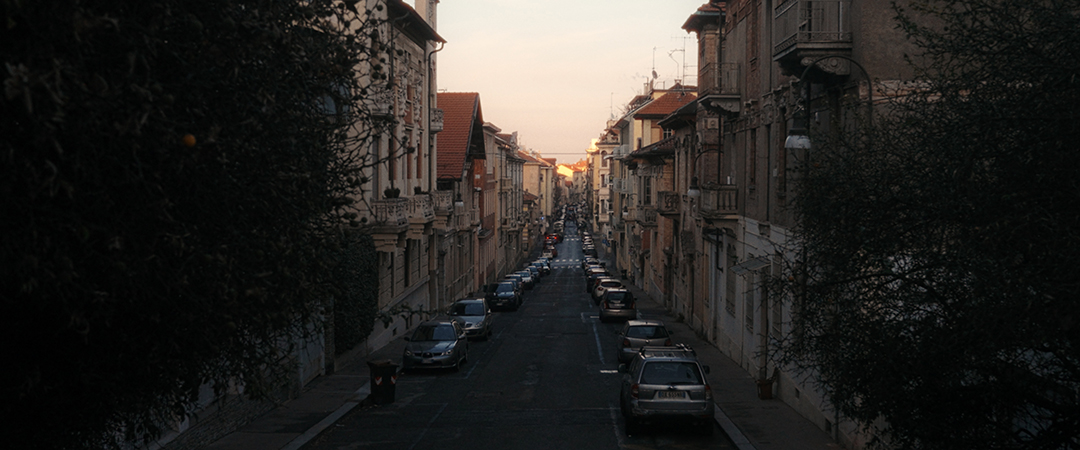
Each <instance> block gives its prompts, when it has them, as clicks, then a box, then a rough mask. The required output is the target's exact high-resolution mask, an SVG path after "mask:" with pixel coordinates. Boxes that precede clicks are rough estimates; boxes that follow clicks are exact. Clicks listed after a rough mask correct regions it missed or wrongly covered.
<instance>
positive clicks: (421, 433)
mask: <svg viewBox="0 0 1080 450" xmlns="http://www.w3.org/2000/svg"><path fill="white" fill-rule="evenodd" d="M447 405H449V403H443V404H442V406H440V407H439V411H438V412H436V413H435V415H434V416H432V417H431V420H429V421H428V423H427V426H426V427H424V429H423V430H422V431H420V434H419V435H418V436H416V440H414V441H413V443H412V445H410V446H409V450H412V449H414V448H416V446H417V445H418V444H420V441H421V440H423V439H424V435H425V434H427V430H428V429H429V428H431V426H432V425H434V424H435V421H436V420H438V419H439V416H440V415H442V413H443V410H445V409H446V406H447Z"/></svg>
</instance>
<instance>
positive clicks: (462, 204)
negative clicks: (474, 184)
mask: <svg viewBox="0 0 1080 450" xmlns="http://www.w3.org/2000/svg"><path fill="white" fill-rule="evenodd" d="M454 206H456V207H458V208H464V207H465V201H464V200H462V199H461V194H460V193H459V194H458V195H457V197H455V198H454Z"/></svg>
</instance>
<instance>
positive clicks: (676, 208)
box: [656, 191, 682, 216]
mask: <svg viewBox="0 0 1080 450" xmlns="http://www.w3.org/2000/svg"><path fill="white" fill-rule="evenodd" d="M657 194H658V195H657V203H656V212H658V213H660V214H662V215H665V216H677V215H679V213H680V212H681V210H682V208H681V206H682V195H680V194H679V193H678V192H672V191H659V192H657Z"/></svg>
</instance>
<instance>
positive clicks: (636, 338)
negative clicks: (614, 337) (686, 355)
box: [615, 320, 672, 363]
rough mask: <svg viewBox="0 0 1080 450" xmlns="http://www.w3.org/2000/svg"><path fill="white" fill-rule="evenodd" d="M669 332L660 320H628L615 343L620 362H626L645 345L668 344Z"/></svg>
mask: <svg viewBox="0 0 1080 450" xmlns="http://www.w3.org/2000/svg"><path fill="white" fill-rule="evenodd" d="M671 344H672V342H671V332H670V331H668V329H667V327H666V326H664V321H662V320H629V321H627V322H626V325H623V327H622V330H619V336H618V342H617V343H616V345H615V348H616V349H617V350H616V352H617V353H618V358H619V362H620V363H628V362H630V360H631V359H634V355H637V354H638V351H639V350H641V348H642V347H645V346H670V345H671Z"/></svg>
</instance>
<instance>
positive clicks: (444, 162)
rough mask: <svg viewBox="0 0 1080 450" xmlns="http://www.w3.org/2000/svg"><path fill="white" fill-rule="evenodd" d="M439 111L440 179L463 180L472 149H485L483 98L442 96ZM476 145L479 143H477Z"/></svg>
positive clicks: (467, 94)
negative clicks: (477, 147) (441, 119)
mask: <svg viewBox="0 0 1080 450" xmlns="http://www.w3.org/2000/svg"><path fill="white" fill-rule="evenodd" d="M437 101H438V103H439V106H438V107H439V109H442V110H443V130H442V131H441V132H439V134H438V140H437V144H436V151H437V154H438V162H437V164H436V165H437V168H436V169H437V170H436V172H437V177H438V178H439V179H446V178H450V179H455V180H459V179H461V177H462V175H463V170H464V168H465V158H466V156H467V155H468V154H469V147H470V146H480V147H481V149H482V148H483V145H484V141H483V126H484V116H483V113H482V112H481V111H480V94H478V93H476V92H440V93H439V97H438V100H437ZM478 130H479V138H477V137H476V135H477V134H478ZM474 141H477V142H474Z"/></svg>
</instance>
